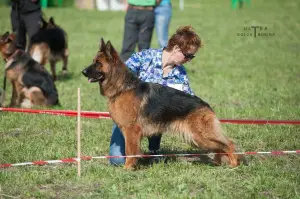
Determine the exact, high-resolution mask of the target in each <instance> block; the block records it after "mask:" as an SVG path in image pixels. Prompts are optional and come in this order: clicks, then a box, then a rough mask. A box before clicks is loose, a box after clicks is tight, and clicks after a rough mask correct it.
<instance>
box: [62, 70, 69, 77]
mask: <svg viewBox="0 0 300 199" xmlns="http://www.w3.org/2000/svg"><path fill="white" fill-rule="evenodd" d="M68 74H69V72H68V71H67V70H62V71H61V75H62V76H66V75H68Z"/></svg>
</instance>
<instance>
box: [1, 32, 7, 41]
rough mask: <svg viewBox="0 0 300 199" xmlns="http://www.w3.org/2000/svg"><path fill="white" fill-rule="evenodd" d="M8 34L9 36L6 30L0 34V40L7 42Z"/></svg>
mask: <svg viewBox="0 0 300 199" xmlns="http://www.w3.org/2000/svg"><path fill="white" fill-rule="evenodd" d="M8 36H9V32H8V31H7V32H6V33H4V34H3V35H2V36H1V38H0V41H1V42H2V43H5V42H7V40H8Z"/></svg>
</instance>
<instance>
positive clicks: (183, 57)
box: [172, 46, 198, 65]
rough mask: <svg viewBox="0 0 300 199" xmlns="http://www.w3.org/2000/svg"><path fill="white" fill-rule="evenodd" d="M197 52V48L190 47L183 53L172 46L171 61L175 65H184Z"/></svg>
mask: <svg viewBox="0 0 300 199" xmlns="http://www.w3.org/2000/svg"><path fill="white" fill-rule="evenodd" d="M197 51H198V48H196V47H195V46H190V48H189V49H188V50H187V51H183V50H181V49H180V48H179V47H178V46H174V48H173V56H172V58H173V61H174V63H175V64H176V65H182V64H185V63H187V62H189V61H191V60H192V59H193V58H194V57H195V54H196V53H197Z"/></svg>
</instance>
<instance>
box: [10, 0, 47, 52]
mask: <svg viewBox="0 0 300 199" xmlns="http://www.w3.org/2000/svg"><path fill="white" fill-rule="evenodd" d="M10 17H11V25H12V31H13V32H15V33H16V36H17V39H16V45H17V48H18V49H21V50H26V43H27V42H26V34H28V37H29V40H30V38H31V37H32V36H33V35H35V34H36V33H37V32H38V31H39V29H40V26H41V25H40V23H41V18H42V10H41V5H40V1H39V0H11V15H10Z"/></svg>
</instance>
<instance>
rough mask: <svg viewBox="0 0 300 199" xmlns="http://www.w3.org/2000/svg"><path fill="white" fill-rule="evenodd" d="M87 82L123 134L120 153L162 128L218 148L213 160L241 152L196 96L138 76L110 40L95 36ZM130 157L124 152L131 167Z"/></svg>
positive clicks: (233, 159) (233, 162)
mask: <svg viewBox="0 0 300 199" xmlns="http://www.w3.org/2000/svg"><path fill="white" fill-rule="evenodd" d="M82 73H83V75H84V76H86V77H88V80H89V82H99V85H100V92H101V94H102V95H104V96H106V97H107V98H108V107H109V112H110V114H111V117H112V119H113V120H114V122H116V123H117V125H118V126H119V127H120V128H121V130H122V132H123V135H124V137H125V145H126V149H125V152H126V155H138V154H140V142H141V139H142V137H143V136H151V135H153V134H155V133H157V132H166V133H168V134H174V135H176V134H177V135H179V136H181V137H182V138H183V139H184V140H185V141H186V142H188V143H190V144H192V145H193V146H196V147H198V148H202V149H206V150H209V151H212V152H216V153H218V154H217V155H216V156H215V159H214V160H215V162H216V163H217V164H221V163H227V164H229V166H230V167H236V166H238V165H239V164H240V161H244V159H243V158H244V157H243V156H240V155H236V154H233V152H235V146H234V144H233V143H232V141H230V140H229V139H228V138H227V137H226V136H225V135H224V134H223V133H222V130H221V125H220V122H219V120H218V119H217V117H216V115H215V113H214V111H213V110H212V109H211V107H210V106H209V105H208V104H207V103H206V102H204V101H203V100H201V99H200V98H198V97H196V96H191V95H189V94H186V93H184V92H182V91H178V90H175V89H173V88H169V87H166V86H162V85H160V84H153V83H146V82H142V81H140V80H139V79H138V78H137V77H136V76H135V75H134V74H133V73H131V72H130V71H129V70H128V69H127V67H126V66H125V64H124V63H123V62H122V61H121V59H120V58H119V56H118V54H117V52H116V51H115V49H114V48H113V46H112V44H111V43H110V41H108V42H107V43H106V44H105V43H104V41H103V39H101V44H100V51H98V52H97V54H96V56H95V58H94V60H93V63H92V64H91V65H90V66H89V67H87V68H86V69H84V70H83V71H82ZM135 164H136V158H126V163H125V168H134V166H135Z"/></svg>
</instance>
